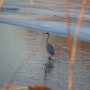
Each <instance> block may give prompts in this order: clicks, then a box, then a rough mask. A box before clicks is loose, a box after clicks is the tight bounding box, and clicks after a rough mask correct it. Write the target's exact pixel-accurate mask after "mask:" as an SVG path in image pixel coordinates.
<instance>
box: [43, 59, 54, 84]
mask: <svg viewBox="0 0 90 90" xmlns="http://www.w3.org/2000/svg"><path fill="white" fill-rule="evenodd" d="M53 69H54V60H53V59H48V62H47V63H45V70H44V83H46V82H47V81H48V77H49V76H50V75H51V74H52V71H53Z"/></svg>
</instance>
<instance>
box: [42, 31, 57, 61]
mask: <svg viewBox="0 0 90 90" xmlns="http://www.w3.org/2000/svg"><path fill="white" fill-rule="evenodd" d="M43 34H47V35H48V37H47V38H46V49H47V52H48V54H49V58H48V59H49V60H50V59H51V57H52V56H53V55H55V49H54V47H53V45H52V44H50V43H49V42H48V39H49V37H50V34H49V33H43Z"/></svg>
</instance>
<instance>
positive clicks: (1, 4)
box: [0, 0, 5, 9]
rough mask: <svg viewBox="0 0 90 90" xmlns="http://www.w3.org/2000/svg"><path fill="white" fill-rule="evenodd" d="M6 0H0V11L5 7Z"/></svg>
mask: <svg viewBox="0 0 90 90" xmlns="http://www.w3.org/2000/svg"><path fill="white" fill-rule="evenodd" d="M4 2H5V0H0V9H1V8H2V6H3V5H4Z"/></svg>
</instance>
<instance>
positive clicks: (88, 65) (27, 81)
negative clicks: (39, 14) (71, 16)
mask: <svg viewBox="0 0 90 90" xmlns="http://www.w3.org/2000/svg"><path fill="white" fill-rule="evenodd" d="M42 33H43V32H42V31H35V30H32V29H29V28H23V27H18V26H13V25H7V24H1V23H0V87H2V86H3V84H5V83H8V82H9V81H10V80H11V77H12V75H13V73H14V72H15V70H16V68H17V67H18V66H19V64H20V63H21V62H22V61H23V60H28V62H27V63H26V64H25V65H24V66H23V68H22V69H21V70H20V71H19V72H18V74H17V76H16V78H15V80H14V84H16V85H34V84H46V85H48V86H49V87H51V88H53V89H55V90H60V89H61V90H67V88H68V86H67V85H68V71H69V60H68V54H67V47H66V38H65V37H62V36H59V35H56V34H53V33H50V35H51V37H50V39H49V42H50V43H52V44H53V46H54V48H55V53H56V54H55V56H54V57H53V62H52V63H51V64H50V63H49V61H48V54H47V52H46V46H45V44H46V42H45V40H46V37H47V35H43V34H42ZM32 54H33V55H32ZM30 55H32V56H30ZM45 65H46V67H45ZM89 83H90V42H85V41H80V40H79V42H78V49H77V56H76V62H75V69H74V90H89V89H90V85H89Z"/></svg>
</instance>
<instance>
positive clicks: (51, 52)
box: [46, 43, 55, 55]
mask: <svg viewBox="0 0 90 90" xmlns="http://www.w3.org/2000/svg"><path fill="white" fill-rule="evenodd" d="M46 48H47V51H48V53H49V54H51V55H54V54H55V50H54V47H53V45H52V44H50V43H48V44H47V45H46Z"/></svg>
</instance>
